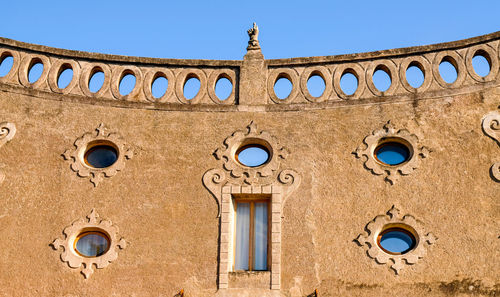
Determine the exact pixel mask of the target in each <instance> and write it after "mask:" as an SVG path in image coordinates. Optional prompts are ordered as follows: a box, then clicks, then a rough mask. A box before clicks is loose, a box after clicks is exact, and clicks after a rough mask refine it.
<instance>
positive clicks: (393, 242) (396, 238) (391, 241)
mask: <svg viewBox="0 0 500 297" xmlns="http://www.w3.org/2000/svg"><path fill="white" fill-rule="evenodd" d="M378 245H379V247H380V248H381V249H382V250H384V252H387V253H389V254H394V255H400V254H405V253H407V252H409V251H410V250H412V249H413V248H414V247H415V245H416V240H415V236H413V234H412V233H411V232H409V231H407V230H405V229H401V228H390V229H387V230H385V231H383V232H382V233H380V235H379V236H378Z"/></svg>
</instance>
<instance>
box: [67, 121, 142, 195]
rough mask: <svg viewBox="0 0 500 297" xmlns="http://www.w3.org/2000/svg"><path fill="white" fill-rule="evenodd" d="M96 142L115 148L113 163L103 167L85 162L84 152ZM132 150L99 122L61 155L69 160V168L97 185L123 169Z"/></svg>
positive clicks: (119, 136)
mask: <svg viewBox="0 0 500 297" xmlns="http://www.w3.org/2000/svg"><path fill="white" fill-rule="evenodd" d="M96 143H104V144H109V145H110V146H112V147H113V148H114V149H116V151H117V153H118V156H117V160H116V162H115V163H113V164H112V165H111V166H108V167H105V168H96V167H92V166H89V165H87V164H86V162H85V160H84V155H85V152H86V151H87V150H88V149H89V146H92V145H94V144H96ZM133 155H134V154H133V152H132V150H131V149H130V148H129V147H128V146H127V145H126V143H125V141H124V140H123V138H122V137H121V135H120V134H118V133H110V132H108V131H107V128H106V127H105V126H104V124H102V123H101V124H100V125H99V127H97V128H96V129H95V131H94V132H93V133H90V132H87V133H85V134H83V135H82V136H81V137H79V138H77V139H76V140H75V142H74V148H72V149H68V150H66V151H65V152H64V153H63V154H62V156H63V157H64V159H65V160H66V161H69V162H71V165H70V168H71V170H73V171H74V172H76V174H77V175H78V176H80V177H88V178H89V179H90V182H91V183H92V184H93V185H94V187H97V186H98V185H99V183H100V182H101V181H102V180H103V179H104V177H112V176H114V175H115V174H116V173H117V172H118V171H121V170H123V168H124V167H125V161H126V160H128V159H131V158H132V157H133Z"/></svg>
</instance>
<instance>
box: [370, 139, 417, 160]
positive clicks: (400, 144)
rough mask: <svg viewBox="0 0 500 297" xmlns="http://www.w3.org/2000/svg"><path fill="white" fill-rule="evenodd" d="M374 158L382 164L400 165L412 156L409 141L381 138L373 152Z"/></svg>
mask: <svg viewBox="0 0 500 297" xmlns="http://www.w3.org/2000/svg"><path fill="white" fill-rule="evenodd" d="M373 155H374V156H375V159H376V160H377V161H379V162H380V163H382V164H383V165H388V166H396V165H401V164H403V163H405V162H407V161H408V160H410V159H411V157H412V149H411V147H410V145H409V143H408V142H407V141H406V140H404V139H400V138H383V139H381V141H380V142H379V144H378V145H377V147H376V148H375V151H374V153H373Z"/></svg>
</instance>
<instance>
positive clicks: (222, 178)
mask: <svg viewBox="0 0 500 297" xmlns="http://www.w3.org/2000/svg"><path fill="white" fill-rule="evenodd" d="M226 182H227V180H226V173H225V172H224V171H223V170H222V169H218V168H214V169H210V170H208V171H207V172H205V174H204V175H203V185H205V187H206V188H207V189H208V190H209V191H210V192H211V193H212V195H213V196H214V198H215V201H216V202H217V206H218V208H219V210H218V212H217V217H220V212H221V209H220V208H221V205H222V201H221V198H222V196H221V194H222V186H223V185H224V184H225V183H226Z"/></svg>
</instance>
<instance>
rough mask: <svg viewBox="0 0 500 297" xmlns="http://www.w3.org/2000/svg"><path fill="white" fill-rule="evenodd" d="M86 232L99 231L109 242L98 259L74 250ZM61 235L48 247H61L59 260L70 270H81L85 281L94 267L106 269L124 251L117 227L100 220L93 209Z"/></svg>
mask: <svg viewBox="0 0 500 297" xmlns="http://www.w3.org/2000/svg"><path fill="white" fill-rule="evenodd" d="M87 231H99V232H101V233H104V234H106V235H107V237H108V238H109V241H110V242H109V248H108V251H107V252H106V253H104V254H103V255H101V256H98V257H84V256H81V255H80V254H79V253H78V252H77V251H76V250H75V248H74V244H75V240H76V239H77V237H78V236H79V235H80V234H81V233H83V232H87ZM63 233H64V237H63V238H62V239H61V238H57V239H55V240H54V241H53V242H52V243H51V244H50V245H51V246H52V248H53V249H54V250H56V251H57V250H58V249H59V247H62V248H63V249H62V251H61V260H62V261H63V262H65V263H67V264H68V266H69V267H70V268H73V269H79V268H82V269H81V273H82V274H83V276H84V277H85V278H86V279H87V278H89V277H90V276H91V275H92V273H94V270H93V266H94V265H95V266H96V267H97V268H98V269H101V268H105V267H107V266H108V265H109V264H110V263H111V262H112V261H114V260H116V258H117V257H118V250H119V249H124V248H125V247H126V245H127V243H126V241H125V240H124V239H123V238H121V237H120V236H119V235H118V227H116V226H115V225H113V223H112V222H111V221H110V220H105V219H102V218H100V217H99V214H97V211H95V209H92V210H91V212H90V214H88V215H87V217H86V218H82V219H78V220H76V221H74V222H73V223H72V224H71V225H70V226H67V227H66V228H64V231H63Z"/></svg>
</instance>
